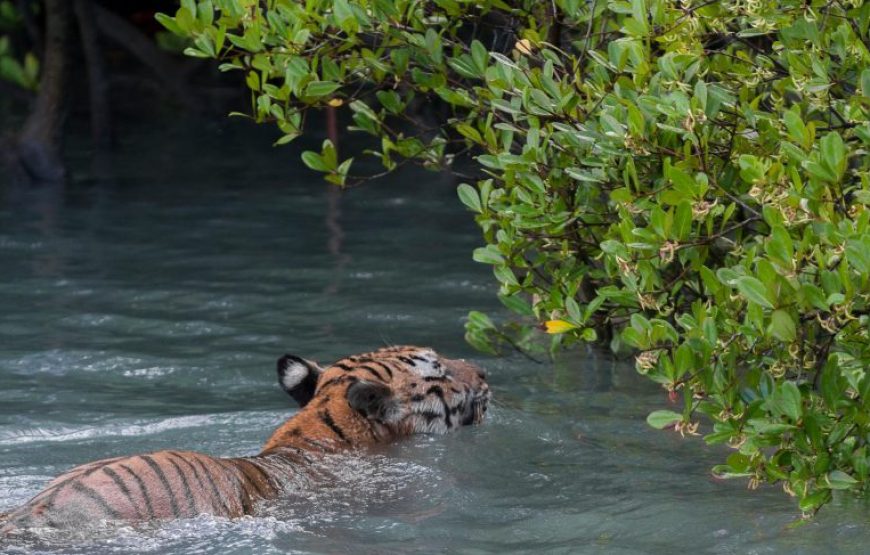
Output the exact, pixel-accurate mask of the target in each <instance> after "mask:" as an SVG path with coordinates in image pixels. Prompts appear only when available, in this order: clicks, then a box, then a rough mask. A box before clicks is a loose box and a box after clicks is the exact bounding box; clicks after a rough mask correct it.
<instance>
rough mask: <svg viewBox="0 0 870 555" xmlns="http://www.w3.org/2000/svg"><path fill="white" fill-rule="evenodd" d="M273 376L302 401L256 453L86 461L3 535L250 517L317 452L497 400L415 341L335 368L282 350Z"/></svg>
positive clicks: (436, 427)
mask: <svg viewBox="0 0 870 555" xmlns="http://www.w3.org/2000/svg"><path fill="white" fill-rule="evenodd" d="M277 371H278V381H279V384H280V386H281V388H282V389H283V390H284V391H285V392H286V393H287V394H288V395H289V396H290V397H292V398H293V399H294V400H295V401H296V403H297V404H298V405H299V407H300V409H299V410H298V412H297V413H296V414H294V415H293V416H292V417H291V418H289V419H288V420H287V421H286V422H284V423H283V424H282V425H280V426H279V427H278V428H277V429H276V430H275V431H274V432H273V433H272V435H271V436H270V437H269V439H268V440H267V441H266V443H265V445H264V446H263V447H262V449H261V451H260V452H259V453H258V454H257V455H253V456H247V457H233V458H221V457H214V456H209V455H204V454H201V453H197V452H194V451H172V450H168V451H157V452H153V453H148V454H141V455H134V456H123V457H115V458H110V459H103V460H99V461H95V462H91V463H87V464H84V465H81V466H78V467H76V468H73V469H72V470H70V471H69V472H66V473H65V474H62V475H60V476H59V477H57V478H55V479H54V480H52V481H51V482H49V484H48V485H47V486H46V487H45V489H44V490H42V491H41V492H40V493H39V494H37V495H36V496H35V497H33V498H32V499H31V500H30V501H28V502H26V503H25V504H24V505H22V506H21V507H19V508H17V509H15V510H13V511H12V512H11V513H9V514H8V515H7V521H6V523H5V524H3V525H2V528H0V532H3V534H0V535H5V534H8V533H11V532H14V531H17V530H26V529H33V528H61V529H70V528H81V527H83V526H84V527H88V526H92V525H94V524H95V523H99V524H104V523H108V522H115V521H120V522H142V521H153V520H166V519H178V518H189V517H195V516H198V515H201V514H210V515H214V516H220V517H227V518H237V517H241V516H243V515H253V514H255V513H256V511H257V507H258V505H259V504H260V502H261V501H264V500H268V499H273V498H277V497H279V496H280V495H281V493H282V491H284V490H285V489H287V488H288V486H289V485H291V484H293V483H294V479H296V480H298V479H299V477H300V476H301V475H302V473H304V472H305V468H306V466H310V465H312V463H313V462H314V461H315V460H316V458H317V457H318V456H319V455H321V454H329V453H335V452H340V451H343V450H348V449H359V448H364V447H366V446H372V445H376V444H384V443H388V442H393V441H396V440H399V439H401V438H406V437H409V436H412V435H414V434H442V433H446V432H449V431H451V430H455V429H457V428H459V427H461V426H465V425H471V424H479V423H481V422H482V421H483V419H484V415H485V414H486V410H487V405H488V403H489V401H490V399H491V393H490V390H489V386H488V385H487V380H486V372H485V371H484V370H483V369H482V368H481V367H479V366H477V365H475V364H473V363H470V362H466V361H465V360H461V359H448V358H444V357H442V356H440V355H439V354H437V353H436V352H435V351H434V350H432V349H430V348H425V347H416V346H392V347H384V348H381V349H378V350H375V351H372V352H368V353H363V354H358V355H353V356H349V357H346V358H343V359H341V360H338V361H337V362H334V363H333V364H332V365H330V366H328V367H325V368H323V367H321V366H319V365H318V364H317V363H315V362H313V361H311V360H308V359H304V358H301V357H298V356H296V355H291V354H286V355H284V356H282V357H281V358H280V359H278V364H277Z"/></svg>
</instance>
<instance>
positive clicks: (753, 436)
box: [160, 0, 870, 513]
mask: <svg viewBox="0 0 870 555" xmlns="http://www.w3.org/2000/svg"><path fill="white" fill-rule="evenodd" d="M160 20H161V22H162V23H163V24H164V25H165V26H166V27H167V28H168V29H169V30H171V31H173V32H175V33H178V34H180V35H183V36H187V37H189V38H191V39H192V40H193V43H194V45H195V46H193V47H191V48H190V49H189V51H188V53H189V54H191V55H194V56H204V57H217V58H220V59H222V60H224V64H223V66H222V69H224V70H226V71H239V72H242V73H243V75H244V78H245V80H246V83H247V85H248V87H249V89H250V91H251V95H252V112H253V114H254V117H255V118H257V120H258V121H267V120H268V121H274V122H275V123H276V124H277V125H278V127H279V128H280V129H281V131H282V133H283V136H282V138H281V139H279V141H278V142H279V143H281V142H286V141H289V140H292V139H293V138H294V137H296V136H297V135H298V134H299V133H301V130H302V125H303V122H304V115H305V113H306V111H307V110H308V109H310V108H312V107H315V108H316V107H323V106H342V105H346V106H349V108H350V110H351V111H352V112H353V120H354V127H353V129H355V130H357V131H361V132H363V133H367V134H370V135H371V136H372V137H373V138H374V140H375V142H376V143H377V145H378V147H377V148H376V149H374V150H372V151H370V154H371V155H373V156H375V157H376V158H378V159H379V160H380V161H381V163H382V164H383V165H384V166H385V167H386V168H387V169H392V168H394V167H396V166H397V165H398V164H399V163H401V162H402V161H404V160H415V161H419V162H422V163H423V164H424V165H426V166H429V167H438V168H440V167H444V166H449V165H450V164H451V163H452V161H453V158H454V157H455V155H457V154H459V153H463V152H471V153H473V155H474V156H475V159H476V161H477V163H478V168H479V170H480V174H479V175H478V176H475V178H474V179H469V183H468V184H463V185H461V186H460V187H459V189H458V193H459V198H460V200H461V201H462V202H463V203H464V204H465V205H466V206H467V207H468V208H469V209H470V210H471V211H473V212H474V213H475V215H476V219H477V222H478V223H479V225H480V227H481V229H482V232H483V237H484V240H485V246H482V247H481V248H479V249H477V250H476V251H475V252H474V259H475V260H477V261H479V262H481V263H484V264H489V265H491V266H492V267H493V272H494V275H495V278H496V280H497V281H498V283H499V297H500V299H501V300H502V301H503V302H504V304H505V305H506V306H507V307H508V308H510V309H511V310H512V311H514V312H515V313H517V314H518V315H519V316H520V317H521V319H525V320H526V321H527V322H530V324H514V325H513V326H512V327H509V328H499V327H497V326H496V325H495V324H494V323H493V322H492V321H491V320H490V319H489V318H488V317H486V316H485V315H483V314H480V313H472V314H471V315H470V317H469V321H468V326H467V328H468V334H467V338H468V340H469V341H470V342H471V343H472V344H473V345H475V346H477V347H479V348H481V349H484V350H493V349H496V348H497V347H498V345H499V343H502V342H505V341H508V342H510V343H512V344H514V345H524V344H526V343H528V341H529V340H530V338H531V337H532V335H533V333H534V327H535V325H537V323H538V322H540V323H542V324H543V325H544V326H545V329H546V331H547V332H549V333H550V334H552V337H553V344H554V346H555V345H564V344H570V343H572V342H577V341H609V343H610V345H611V347H612V348H613V349H614V350H615V351H620V352H625V351H631V352H633V353H634V354H635V356H636V366H637V370H638V371H639V372H640V373H641V374H643V375H645V376H647V377H648V378H649V379H652V380H654V381H655V382H657V383H660V384H661V385H662V386H663V387H664V388H665V389H666V390H667V391H668V392H669V393H670V395H671V396H672V398H675V399H681V400H682V402H681V408H680V410H676V411H671V410H662V411H656V412H654V413H653V414H651V415H650V418H649V422H650V424H651V425H653V426H655V427H659V428H663V427H666V426H673V427H675V428H676V429H677V430H679V431H680V432H681V433H683V434H686V433H688V434H697V433H698V425H699V422H700V417H701V416H702V415H703V416H705V417H706V419H707V421H708V422H711V423H712V428H711V429H710V430H709V431H708V432H707V433H705V435H704V440H705V441H706V442H708V443H711V444H725V445H728V446H729V447H731V448H732V449H733V453H732V454H731V455H730V456H729V457H728V458H727V460H726V461H724V462H723V464H721V465H718V466H717V467H716V468H715V469H714V472H715V473H716V474H717V475H719V476H722V477H747V478H748V479H749V480H750V485H752V486H755V485H757V484H759V483H761V482H771V483H780V484H782V486H783V488H784V489H785V490H786V492H788V493H789V494H790V495H793V496H796V498H797V500H798V503H799V505H800V508H801V509H802V510H803V511H805V512H806V513H811V512H814V511H815V510H817V509H818V508H819V507H820V506H822V505H823V504H824V503H825V502H827V501H828V500H830V499H831V491H832V490H835V489H846V490H852V491H855V492H859V491H863V490H865V489H866V487H867V484H868V477H870V452H868V439H870V435H868V434H870V410H868V409H870V406H868V403H870V375H868V371H867V370H868V367H870V342H868V330H870V313H868V301H870V211H868V205H870V176H868V165H870V162H868V160H870V158H868V156H867V149H868V146H870V117H868V115H870V51H868V45H870V35H868V25H870V4H865V3H863V2H861V1H860V0H835V1H819V0H800V1H797V0H786V1H772V0H757V1H753V2H744V1H739V0H731V1H729V0H723V1H717V2H710V1H699V0H683V1H680V2H675V1H667V0H591V1H583V2H581V1H580V0H554V1H553V2H538V1H533V0H517V1H506V0H484V1H475V2H471V1H464V0H432V1H425V2H420V1H413V2H412V1H407V0H397V1H392V0H358V1H355V2H349V1H347V0H329V1H325V0H324V1H319V0H309V1H307V2H304V3H302V2H296V1H291V0H286V1H282V0H269V1H265V2H258V1H253V0H214V1H200V2H195V1H194V0H185V1H183V2H182V3H181V8H180V9H179V11H178V12H177V13H176V14H175V15H174V17H169V16H161V18H160ZM421 101H425V102H433V101H437V102H440V103H443V104H446V105H447V106H449V108H450V117H449V119H448V120H447V121H446V122H444V125H443V126H441V127H440V128H437V129H422V128H420V126H419V124H418V122H415V121H414V120H413V118H412V116H411V115H410V114H411V112H412V111H413V110H411V108H412V107H413V106H414V105H415V103H419V102H421ZM403 122H405V123H410V124H411V125H403V124H402V123H403ZM409 129H410V131H409ZM304 160H305V163H306V164H308V165H309V166H310V167H312V168H314V169H316V170H319V171H323V172H324V173H325V174H326V175H327V177H328V179H330V180H331V181H333V182H335V183H338V184H353V183H354V182H355V181H354V179H355V178H353V176H350V174H349V168H350V165H351V161H350V160H345V161H343V162H342V161H339V160H338V157H337V156H336V153H335V149H334V147H333V145H331V144H329V143H328V142H327V143H326V144H325V145H324V148H323V150H322V151H321V152H320V153H315V152H312V153H306V155H305V157H304Z"/></svg>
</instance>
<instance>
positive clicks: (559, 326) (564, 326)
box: [544, 320, 577, 333]
mask: <svg viewBox="0 0 870 555" xmlns="http://www.w3.org/2000/svg"><path fill="white" fill-rule="evenodd" d="M544 328H545V329H546V330H547V333H565V332H566V331H570V330H573V329H576V328H577V326H575V325H574V324H572V323H571V322H566V321H565V320H547V321H546V322H544Z"/></svg>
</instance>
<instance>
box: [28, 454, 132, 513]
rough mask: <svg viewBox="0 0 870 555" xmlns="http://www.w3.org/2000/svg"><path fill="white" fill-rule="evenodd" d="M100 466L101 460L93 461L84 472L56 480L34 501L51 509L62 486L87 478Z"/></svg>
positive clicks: (101, 465) (101, 464)
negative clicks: (38, 501)
mask: <svg viewBox="0 0 870 555" xmlns="http://www.w3.org/2000/svg"><path fill="white" fill-rule="evenodd" d="M111 460H117V459H111ZM111 460H110V461H106V463H108V462H111ZM102 467H103V461H97V462H95V463H92V464H90V465H88V466H87V467H86V468H87V470H85V471H84V472H77V473H75V474H73V475H72V476H70V477H69V478H67V479H65V480H62V481H60V482H58V483H57V484H55V485H54V486H52V487H51V488H49V489H47V490H46V491H44V492H43V493H42V494H40V495H37V496H36V498H35V499H34V501H36V500H40V501H42V503H43V504H44V506H45V509H46V510H48V509H51V508H52V507H54V501H55V499H57V496H58V494H59V493H60V492H61V490H63V488H64V487H66V486H68V485H70V484H71V483H73V482H75V481H76V480H81V479H83V478H87V477H88V476H90V475H91V474H93V473H94V472H96V471H98V470H99V469H101V468H102ZM45 494H48V496H47V497H46V498H45V500H41V499H40V498H41V497H42V496H44V495H45Z"/></svg>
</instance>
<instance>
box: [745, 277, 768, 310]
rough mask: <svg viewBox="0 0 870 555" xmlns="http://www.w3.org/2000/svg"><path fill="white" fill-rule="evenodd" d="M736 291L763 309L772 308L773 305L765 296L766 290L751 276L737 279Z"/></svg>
mask: <svg viewBox="0 0 870 555" xmlns="http://www.w3.org/2000/svg"><path fill="white" fill-rule="evenodd" d="M737 289H738V290H739V291H740V293H741V294H742V295H743V296H744V297H746V298H747V299H749V300H750V301H752V302H754V303H755V304H757V305H760V306H763V307H764V308H773V303H772V302H771V301H770V299H769V298H768V296H767V288H766V287H765V286H764V284H763V283H761V282H760V281H758V280H757V279H755V278H754V277H752V276H741V277H739V278H737Z"/></svg>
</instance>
